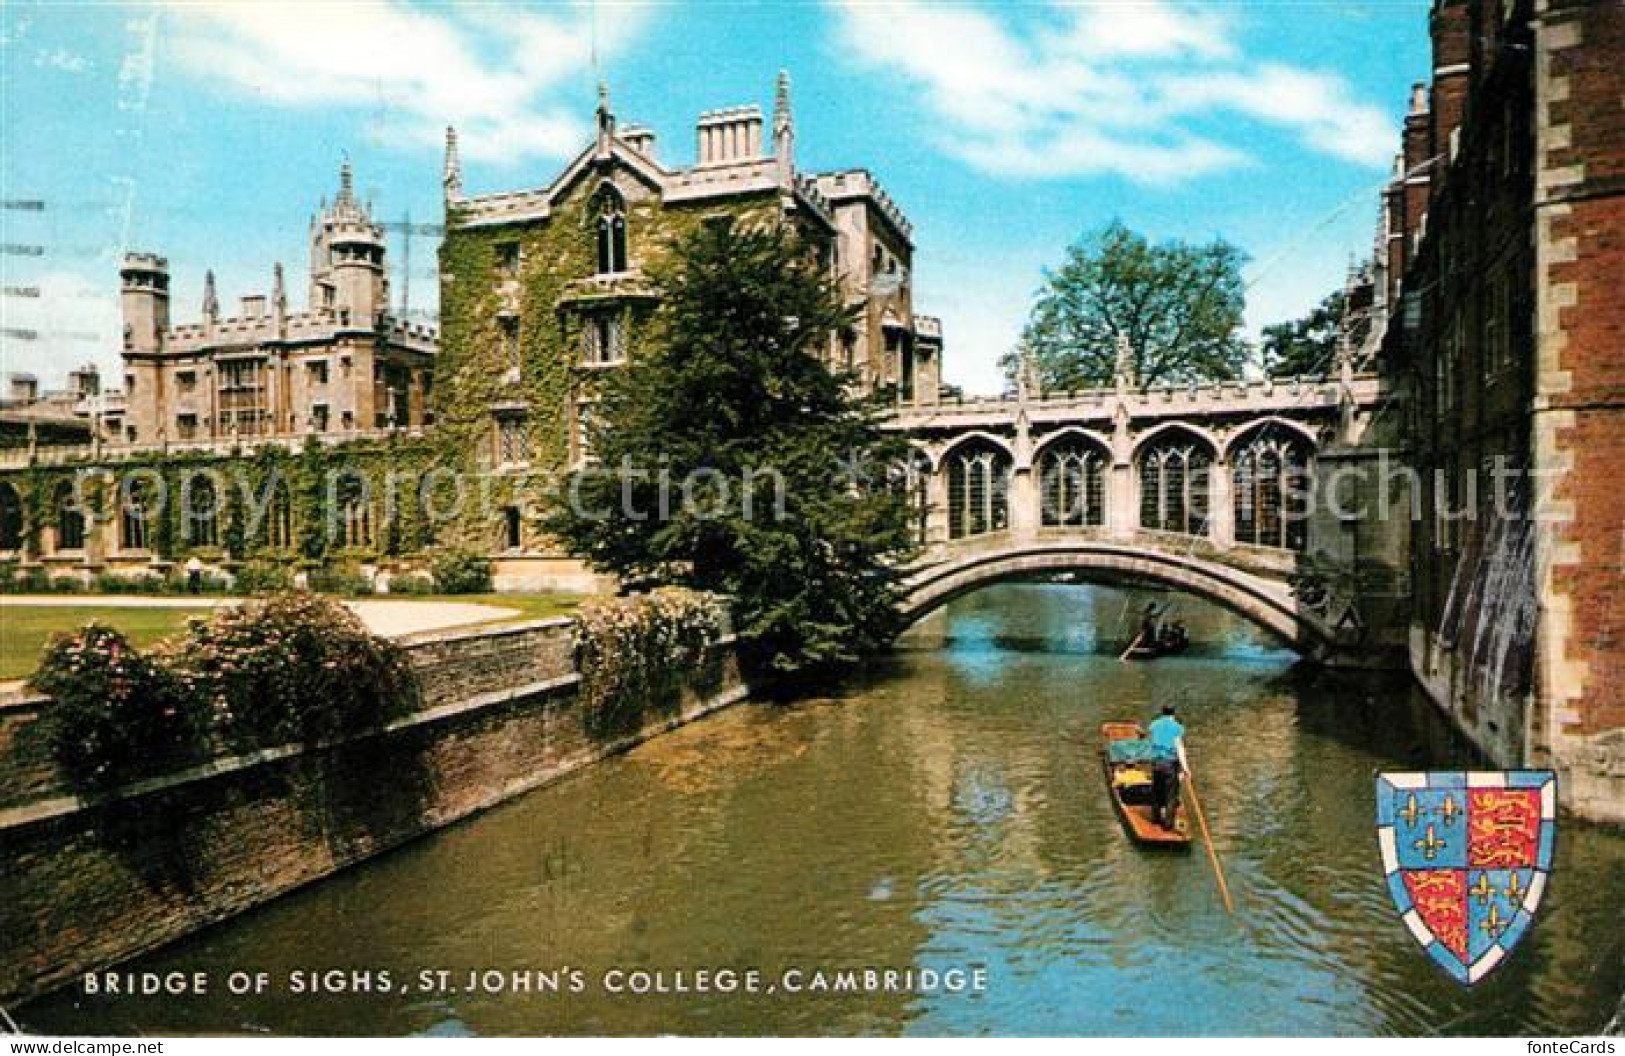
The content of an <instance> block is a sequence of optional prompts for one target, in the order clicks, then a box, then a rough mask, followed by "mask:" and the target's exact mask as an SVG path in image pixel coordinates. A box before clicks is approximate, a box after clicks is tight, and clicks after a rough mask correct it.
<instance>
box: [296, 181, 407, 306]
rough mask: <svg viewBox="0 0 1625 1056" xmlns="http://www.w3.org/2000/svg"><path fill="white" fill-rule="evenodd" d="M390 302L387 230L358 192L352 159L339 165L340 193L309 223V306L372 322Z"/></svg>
mask: <svg viewBox="0 0 1625 1056" xmlns="http://www.w3.org/2000/svg"><path fill="white" fill-rule="evenodd" d="M388 304H389V283H388V280H387V279H386V278H385V277H384V229H383V228H382V227H380V226H379V225H378V224H376V223H374V222H373V219H372V215H371V213H370V212H369V211H368V209H367V207H366V206H364V205H362V204H361V202H360V201H358V200H357V199H356V196H355V185H354V176H353V174H352V172H351V170H350V163H349V162H348V161H346V162H345V163H344V164H343V165H342V166H340V168H339V193H338V197H336V198H334V199H333V204H332V206H331V207H325V206H324V208H323V209H322V212H321V213H320V215H318V216H316V217H314V218H313V219H312V220H311V223H310V306H311V308H312V310H315V311H332V312H333V313H335V314H337V315H340V316H347V317H348V318H349V320H350V322H351V323H353V324H355V325H360V326H372V325H373V321H374V320H375V319H376V317H377V315H378V313H379V312H381V311H383V310H384V309H385V307H387V306H388Z"/></svg>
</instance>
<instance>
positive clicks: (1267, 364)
mask: <svg viewBox="0 0 1625 1056" xmlns="http://www.w3.org/2000/svg"><path fill="white" fill-rule="evenodd" d="M1345 307H1346V305H1345V302H1344V297H1343V291H1342V290H1337V291H1335V292H1333V293H1330V294H1328V295H1327V296H1326V299H1325V300H1323V301H1321V302H1320V303H1319V304H1317V305H1316V306H1315V307H1314V309H1313V310H1312V311H1310V313H1309V314H1308V315H1306V316H1304V317H1303V318H1302V319H1294V320H1292V321H1291V322H1286V323H1277V324H1275V325H1274V326H1266V327H1265V328H1264V331H1263V334H1262V340H1260V341H1259V349H1258V350H1259V354H1260V356H1261V357H1262V359H1263V361H1264V372H1265V373H1267V374H1270V375H1273V376H1275V377H1288V378H1290V377H1297V376H1299V375H1308V374H1324V373H1326V372H1327V371H1328V370H1329V369H1330V368H1331V365H1332V361H1333V359H1334V358H1335V357H1336V355H1337V338H1338V332H1339V331H1340V329H1341V328H1342V325H1343V311H1344V308H1345Z"/></svg>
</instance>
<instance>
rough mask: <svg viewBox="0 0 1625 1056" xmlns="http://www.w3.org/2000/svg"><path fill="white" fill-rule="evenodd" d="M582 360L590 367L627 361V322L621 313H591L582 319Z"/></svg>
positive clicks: (609, 311)
mask: <svg viewBox="0 0 1625 1056" xmlns="http://www.w3.org/2000/svg"><path fill="white" fill-rule="evenodd" d="M581 359H582V362H584V363H586V364H588V365H590V366H608V365H610V364H614V363H624V362H625V361H626V320H625V318H624V317H623V316H622V314H621V313H620V312H619V311H615V310H608V311H601V312H590V313H588V314H586V315H584V316H582V317H581Z"/></svg>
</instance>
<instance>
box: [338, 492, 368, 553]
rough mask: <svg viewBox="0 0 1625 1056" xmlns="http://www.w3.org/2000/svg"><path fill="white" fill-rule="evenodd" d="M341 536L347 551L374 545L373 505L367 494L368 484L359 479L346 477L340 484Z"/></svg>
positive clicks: (341, 541) (342, 543)
mask: <svg viewBox="0 0 1625 1056" xmlns="http://www.w3.org/2000/svg"><path fill="white" fill-rule="evenodd" d="M339 485H340V486H339V489H338V507H339V511H338V512H339V536H340V543H341V545H342V546H344V547H345V548H346V549H351V550H356V549H362V548H364V547H369V546H371V545H372V503H371V502H370V501H369V500H370V496H369V495H368V494H367V483H366V481H365V480H362V479H360V478H359V477H346V478H344V479H343V480H342V481H340V482H339Z"/></svg>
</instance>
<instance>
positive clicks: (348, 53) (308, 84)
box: [166, 0, 647, 163]
mask: <svg viewBox="0 0 1625 1056" xmlns="http://www.w3.org/2000/svg"><path fill="white" fill-rule="evenodd" d="M646 10H647V9H645V8H642V7H638V6H631V5H615V6H612V7H610V8H608V9H607V10H606V11H604V12H603V13H602V14H600V16H599V17H598V22H597V28H596V34H597V47H598V49H599V51H600V52H601V53H604V54H606V55H607V54H612V53H613V52H614V51H616V50H617V49H619V48H621V47H623V46H624V45H625V43H626V42H627V40H628V39H630V38H631V37H632V36H633V35H634V34H635V33H636V31H637V30H638V28H639V27H640V25H641V23H642V21H643V19H644V17H645V12H646ZM590 18H591V16H590V14H589V13H588V11H587V10H586V9H585V8H582V7H579V6H572V7H559V8H552V9H549V10H548V11H546V12H545V13H543V12H538V11H535V10H531V9H508V8H494V7H490V6H485V5H469V6H467V7H459V6H448V7H445V8H434V9H430V10H423V9H414V8H410V7H407V6H406V5H404V4H401V3H399V2H395V0H390V2H384V3H377V4H331V5H325V4H324V5H321V6H320V7H316V6H311V5H299V6H284V5H275V4H208V5H181V6H177V7H175V8H173V9H172V10H171V12H170V23H169V27H168V28H169V29H170V30H171V31H172V32H171V34H170V36H169V38H168V39H167V40H166V45H167V46H168V47H169V48H171V49H172V50H173V54H174V57H175V58H176V59H177V60H178V62H179V63H180V65H181V66H182V68H184V69H185V70H187V71H188V72H190V73H192V74H193V75H195V76H197V77H201V78H207V79H208V81H209V82H210V84H211V85H214V86H218V85H220V84H226V85H229V86H232V87H235V88H237V89H238V90H240V91H243V92H246V93H249V94H252V95H253V96H255V97H256V98H257V99H259V100H261V101H262V102H265V103H267V104H271V105H280V106H290V107H334V106H347V107H351V108H355V109H358V110H369V109H370V110H373V111H375V112H377V113H378V115H379V119H380V120H382V121H383V122H385V123H386V124H388V125H389V127H390V129H391V131H392V133H393V134H396V135H399V136H401V137H402V138H403V140H404V144H403V145H407V146H432V145H435V144H438V143H440V142H441V141H442V138H443V136H444V134H445V126H446V125H447V124H454V125H456V126H457V130H458V135H459V139H460V142H461V145H462V147H463V151H464V154H465V155H466V156H468V157H470V158H472V159H475V160H483V161H493V162H498V163H513V162H518V161H522V160H526V159H529V158H533V157H544V158H560V157H563V156H565V155H567V154H568V153H570V152H571V151H573V150H574V149H576V148H577V147H579V146H580V144H581V142H582V139H583V137H584V136H585V135H586V131H587V129H586V122H585V119H584V116H583V111H584V110H585V109H586V107H585V106H584V105H583V103H584V100H582V99H572V100H568V101H566V100H563V99H561V98H559V96H560V94H561V92H562V91H564V90H566V89H572V88H573V89H576V90H578V91H579V89H580V87H581V81H582V77H583V75H584V74H585V73H586V72H587V71H588V70H589V69H590V65H591V54H592V47H593V35H594V29H593V26H592V23H591V20H590Z"/></svg>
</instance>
